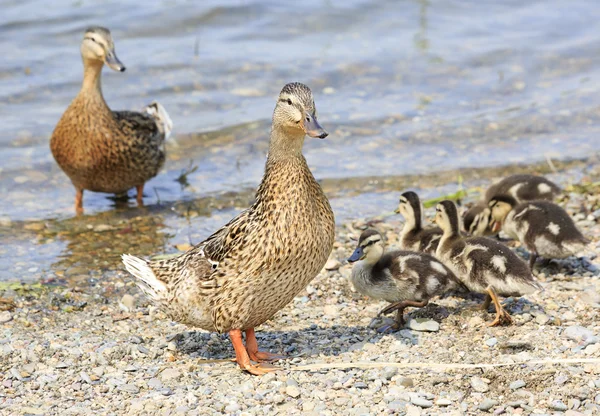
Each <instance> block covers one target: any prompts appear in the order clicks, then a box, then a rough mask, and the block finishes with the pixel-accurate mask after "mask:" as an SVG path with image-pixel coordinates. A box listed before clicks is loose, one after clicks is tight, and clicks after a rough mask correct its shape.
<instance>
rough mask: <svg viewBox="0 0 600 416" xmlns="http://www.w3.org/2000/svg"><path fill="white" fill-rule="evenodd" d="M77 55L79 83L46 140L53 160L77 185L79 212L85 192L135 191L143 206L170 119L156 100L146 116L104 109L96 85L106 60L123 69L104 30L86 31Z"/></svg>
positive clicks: (162, 156)
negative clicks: (80, 64) (80, 61)
mask: <svg viewBox="0 0 600 416" xmlns="http://www.w3.org/2000/svg"><path fill="white" fill-rule="evenodd" d="M81 56H82V58H83V69H84V70H83V85H82V87H81V90H80V91H79V94H77V97H75V99H74V100H73V102H71V105H69V107H68V108H67V110H66V111H65V113H64V114H63V115H62V117H61V119H60V121H59V122H58V124H57V125H56V128H55V129H54V133H53V134H52V138H51V139H50V149H51V150H52V154H53V155H54V159H56V162H57V163H58V165H59V166H60V167H61V169H62V170H63V171H64V172H65V173H66V174H67V176H68V177H69V178H70V179H71V182H73V185H74V186H75V190H76V196H75V210H76V212H77V213H82V212H83V191H84V190H89V191H93V192H107V193H114V194H123V193H126V192H127V191H128V190H129V189H131V188H133V187H135V188H136V189H137V202H138V204H139V205H142V203H143V201H142V198H143V190H144V183H145V182H146V181H148V180H149V179H151V178H153V177H154V176H156V174H157V173H158V171H159V169H160V168H161V166H162V165H163V163H164V161H165V149H164V141H165V139H166V138H167V136H168V135H169V134H170V131H171V128H172V123H171V120H170V119H169V116H168V114H167V112H166V111H165V109H164V108H163V107H162V106H161V105H160V104H158V103H157V102H153V103H152V104H150V105H149V106H148V107H147V108H146V109H145V113H136V112H133V111H112V110H111V109H110V108H108V105H107V104H106V102H105V101H104V97H103V96H102V89H101V87H100V75H101V73H102V67H103V66H104V63H105V62H106V64H107V65H108V66H109V67H110V68H112V69H114V70H115V71H120V72H123V71H125V67H124V66H123V64H122V63H121V61H119V59H118V58H117V55H116V54H115V46H114V44H113V41H112V37H111V35H110V32H109V31H108V29H105V28H102V27H91V28H89V29H87V30H86V31H85V35H84V36H83V41H82V42H81Z"/></svg>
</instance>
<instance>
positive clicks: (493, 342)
mask: <svg viewBox="0 0 600 416" xmlns="http://www.w3.org/2000/svg"><path fill="white" fill-rule="evenodd" d="M497 343H498V339H497V338H490V339H488V340H486V341H485V345H487V346H488V347H490V348H492V347H494V346H495V345H496V344H497Z"/></svg>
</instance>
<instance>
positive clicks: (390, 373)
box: [381, 367, 398, 380]
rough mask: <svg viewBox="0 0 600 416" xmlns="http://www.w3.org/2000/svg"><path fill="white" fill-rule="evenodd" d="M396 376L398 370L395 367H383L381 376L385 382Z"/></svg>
mask: <svg viewBox="0 0 600 416" xmlns="http://www.w3.org/2000/svg"><path fill="white" fill-rule="evenodd" d="M396 374H398V369H397V368H396V367H385V368H384V369H383V374H382V375H381V376H382V377H383V378H384V379H385V380H391V379H392V377H394V376H395V375H396Z"/></svg>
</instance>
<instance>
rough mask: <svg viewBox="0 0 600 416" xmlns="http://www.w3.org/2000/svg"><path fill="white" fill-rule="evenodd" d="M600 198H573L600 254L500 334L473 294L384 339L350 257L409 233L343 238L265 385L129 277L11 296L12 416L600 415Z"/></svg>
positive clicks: (546, 280) (218, 338)
mask: <svg viewBox="0 0 600 416" xmlns="http://www.w3.org/2000/svg"><path fill="white" fill-rule="evenodd" d="M563 185H564V184H563ZM599 190H600V188H599V187H598V186H597V185H587V184H585V183H583V184H582V185H577V186H572V187H571V188H570V190H568V191H567V192H566V193H565V197H564V198H563V199H562V201H561V202H560V203H561V205H562V206H564V207H565V208H566V209H567V210H568V211H569V212H570V213H571V214H572V215H574V218H575V220H576V222H577V224H578V226H579V227H580V228H581V229H582V231H583V232H584V234H585V235H586V236H587V237H588V238H590V239H591V240H592V243H591V244H590V246H589V249H588V251H586V252H585V253H581V254H582V258H570V259H566V260H560V261H553V262H551V263H550V264H549V265H546V266H541V265H538V268H537V269H536V271H535V275H536V277H537V279H538V280H539V281H540V282H541V283H542V285H543V287H544V291H543V292H540V293H536V294H534V295H532V296H528V297H527V298H519V299H513V298H509V299H506V300H505V301H504V304H505V305H506V308H507V310H508V311H509V312H510V313H511V314H512V316H513V317H514V318H515V324H514V325H513V326H510V327H495V328H488V327H487V326H486V325H485V324H486V322H489V321H491V320H492V319H493V313H490V312H484V311H482V310H480V309H479V308H478V306H479V304H480V303H481V301H482V299H483V297H480V296H476V295H468V296H465V297H456V296H447V297H444V298H442V299H435V300H434V301H433V302H431V303H430V304H429V305H428V306H427V307H426V308H424V309H422V310H414V309H409V310H407V312H408V315H407V317H408V318H409V322H408V324H407V325H408V327H407V328H406V329H402V330H400V331H399V332H397V333H393V334H379V333H377V332H376V330H375V329H374V328H375V327H376V326H377V325H380V322H378V321H374V320H373V318H374V316H375V315H376V314H377V312H378V311H379V310H380V309H381V308H382V307H383V306H385V304H384V303H381V302H374V301H371V300H369V299H367V298H364V297H362V296H360V295H358V294H357V293H356V292H354V290H353V289H352V287H351V285H350V283H349V282H348V279H347V278H348V276H349V274H350V270H351V268H350V267H351V266H350V265H348V264H347V263H346V261H345V258H347V257H348V256H349V255H350V254H351V252H352V250H353V248H354V245H355V244H356V242H355V240H354V239H356V238H357V237H358V235H359V234H360V231H361V230H362V229H364V228H365V227H366V226H367V224H369V225H372V226H374V227H375V228H377V229H378V230H379V231H381V232H382V233H383V235H384V236H385V237H386V239H387V243H388V245H389V246H394V245H396V243H397V239H398V233H399V231H400V228H401V222H400V221H399V217H397V216H391V217H387V218H385V219H384V220H377V221H372V219H369V218H366V219H362V220H360V221H355V222H352V223H346V224H343V225H342V226H340V227H338V229H337V233H336V243H335V247H334V250H333V253H332V254H331V258H330V260H329V262H328V263H327V265H326V267H325V269H324V270H323V271H322V272H321V273H320V274H319V275H318V277H317V278H316V279H315V280H314V281H313V282H312V284H311V285H310V286H309V287H308V288H307V289H306V291H305V292H303V293H301V294H300V295H298V296H297V297H296V298H295V299H294V301H293V302H292V303H291V304H290V305H288V306H287V307H286V308H285V309H283V310H282V311H280V312H279V313H277V314H276V315H275V317H274V318H273V319H272V320H271V321H269V322H268V323H266V324H265V325H263V326H261V327H260V328H258V332H257V338H258V342H259V345H260V346H261V348H262V349H265V350H268V351H271V352H275V353H282V354H285V355H287V356H288V357H289V359H286V360H283V361H281V362H278V363H277V366H279V367H280V368H281V370H280V371H277V372H275V373H271V374H268V375H266V376H263V377H254V376H251V375H249V374H246V373H243V372H241V371H240V370H239V368H238V367H237V365H236V364H235V363H233V362H231V361H230V358H231V357H233V349H232V348H231V344H230V343H229V341H228V339H227V336H226V335H219V334H214V333H208V332H204V331H200V330H193V329H191V328H187V327H185V326H183V325H179V324H175V323H173V322H170V321H169V320H167V319H166V317H165V316H164V314H163V313H161V312H160V311H159V310H156V309H155V308H154V307H152V306H151V305H149V304H148V302H147V301H146V300H145V298H144V297H143V295H142V294H141V293H140V292H139V291H138V289H137V287H136V286H135V285H134V283H133V281H132V278H131V277H130V276H128V275H127V274H126V273H125V272H124V271H115V272H110V273H106V274H104V275H102V276H101V278H99V279H97V282H96V283H95V284H94V285H92V286H90V287H85V288H82V287H79V286H77V285H73V286H72V287H71V286H67V287H65V286H49V285H32V286H19V285H13V286H10V287H6V288H5V289H4V291H3V293H1V295H2V297H3V299H4V302H2V303H1V304H0V307H1V308H2V311H0V328H1V330H2V333H1V335H0V369H1V383H0V414H2V415H25V414H32V415H42V414H43V415H80V414H81V415H83V414H90V413H92V412H93V413H96V414H109V415H121V414H149V415H154V414H160V415H180V414H181V415H210V414H232V415H239V414H248V415H254V414H258V415H263V414H264V415H267V414H269V415H275V414H306V415H338V414H339V415H379V414H407V415H419V414H423V415H425V414H427V415H432V414H477V413H484V412H485V413H493V414H556V413H564V414H567V415H571V416H574V415H579V414H600V319H599V318H600V294H599V293H600V279H599V276H600V258H597V257H596V253H598V251H599V249H600V192H599ZM427 215H428V216H431V215H432V209H429V210H427ZM513 246H514V244H513ZM516 250H517V252H519V253H520V254H522V255H525V252H524V251H522V250H521V249H520V248H518V247H517V248H516ZM156 254H159V253H156ZM390 318H391V317H390ZM390 318H385V319H390Z"/></svg>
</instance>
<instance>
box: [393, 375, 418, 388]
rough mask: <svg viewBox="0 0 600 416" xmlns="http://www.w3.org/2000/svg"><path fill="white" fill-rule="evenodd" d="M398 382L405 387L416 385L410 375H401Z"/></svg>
mask: <svg viewBox="0 0 600 416" xmlns="http://www.w3.org/2000/svg"><path fill="white" fill-rule="evenodd" d="M396 384H397V385H399V386H404V387H413V386H414V385H415V383H414V381H413V379H412V378H409V377H400V378H399V379H398V380H396Z"/></svg>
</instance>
